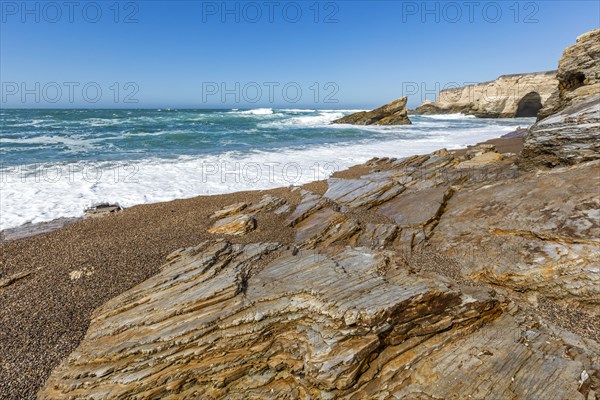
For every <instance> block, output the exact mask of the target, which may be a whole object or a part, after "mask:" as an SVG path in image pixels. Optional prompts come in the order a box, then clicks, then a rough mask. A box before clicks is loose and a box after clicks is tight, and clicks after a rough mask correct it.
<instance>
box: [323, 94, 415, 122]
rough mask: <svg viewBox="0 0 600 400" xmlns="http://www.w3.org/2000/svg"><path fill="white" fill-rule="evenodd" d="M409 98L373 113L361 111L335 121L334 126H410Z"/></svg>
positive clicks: (399, 100) (393, 102)
mask: <svg viewBox="0 0 600 400" xmlns="http://www.w3.org/2000/svg"><path fill="white" fill-rule="evenodd" d="M406 101H407V97H406V96H405V97H402V98H400V99H397V100H394V101H392V102H391V103H388V104H386V105H384V106H381V107H379V108H377V109H375V110H373V111H361V112H357V113H354V114H350V115H346V116H345V117H342V118H340V119H336V120H335V121H333V122H332V123H333V124H352V125H408V124H410V123H411V122H410V119H409V118H408V113H407V111H406V108H405V107H406Z"/></svg>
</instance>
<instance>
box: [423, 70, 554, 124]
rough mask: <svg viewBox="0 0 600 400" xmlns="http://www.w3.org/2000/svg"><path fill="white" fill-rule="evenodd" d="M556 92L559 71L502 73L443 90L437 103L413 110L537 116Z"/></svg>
mask: <svg viewBox="0 0 600 400" xmlns="http://www.w3.org/2000/svg"><path fill="white" fill-rule="evenodd" d="M555 92H558V80H557V79H556V71H548V72H534V73H528V74H513V75H502V76H500V77H499V78H498V79H496V80H494V81H490V82H483V83H478V84H474V85H467V86H464V87H459V88H451V89H445V90H441V91H440V93H439V94H438V97H437V98H436V101H435V102H431V101H426V102H424V103H423V104H422V105H421V106H419V107H417V108H416V109H415V112H414V113H415V114H417V115H423V114H453V113H462V114H468V115H474V116H477V117H482V118H512V117H535V116H536V115H537V113H538V111H539V110H540V109H541V108H542V107H543V106H544V104H546V102H547V101H548V99H549V98H550V97H551V96H552V95H553V94H554V93H555Z"/></svg>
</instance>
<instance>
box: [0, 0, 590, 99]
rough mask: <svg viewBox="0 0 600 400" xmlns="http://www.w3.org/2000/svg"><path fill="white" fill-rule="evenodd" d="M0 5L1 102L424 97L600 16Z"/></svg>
mask: <svg viewBox="0 0 600 400" xmlns="http://www.w3.org/2000/svg"><path fill="white" fill-rule="evenodd" d="M0 4H1V11H2V15H1V28H0V29H1V32H0V33H1V34H0V74H1V81H2V98H1V99H0V100H1V103H0V105H1V106H2V107H34V108H37V107H111V108H112V107H115V108H121V107H125V108H137V107H162V108H166V107H171V108H182V107H197V108H226V107H231V108H255V107H285V108H371V107H375V106H379V105H381V104H384V103H387V102H388V101H390V100H393V99H395V98H397V97H400V96H402V95H404V94H409V93H408V92H413V93H410V94H411V95H410V96H409V105H411V106H415V105H417V104H419V103H420V102H421V101H422V100H423V99H424V98H425V97H427V98H433V97H434V94H435V92H436V91H437V89H439V88H443V87H444V86H447V85H450V86H452V85H456V84H465V83H471V82H478V81H486V80H491V79H494V78H496V77H497V76H499V75H501V74H509V73H519V72H533V71H544V70H551V69H555V68H556V67H557V63H558V60H559V58H560V56H561V54H562V51H563V50H564V48H565V47H567V46H569V45H571V44H572V43H574V42H575V38H576V37H577V36H578V35H580V34H582V33H584V32H586V31H589V30H591V29H594V28H598V27H599V26H600V8H599V7H600V5H599V4H600V2H598V1H564V2H563V1H529V2H527V1H525V2H514V1H507V2H502V1H500V2H493V1H476V2H468V1H455V2H421V1H415V2H412V1H380V2H377V1H369V2H362V1H330V2H328V1H323V2H315V1H271V2H269V1H256V2H227V3H223V2H221V1H216V2H213V1H208V2H206V1H204V2H203V1H170V2H166V1H120V2H116V1H113V0H110V1H96V2H94V1H78V2H76V5H72V6H69V5H65V3H64V2H63V1H56V2H52V1H51V2H46V1H38V2H22V1H16V2H15V1H1V2H0ZM224 4H225V5H224ZM415 88H418V89H415Z"/></svg>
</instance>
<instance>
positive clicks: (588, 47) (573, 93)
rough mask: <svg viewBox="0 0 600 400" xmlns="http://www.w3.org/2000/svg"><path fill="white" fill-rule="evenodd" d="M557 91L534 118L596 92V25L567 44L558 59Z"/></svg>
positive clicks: (599, 35)
mask: <svg viewBox="0 0 600 400" xmlns="http://www.w3.org/2000/svg"><path fill="white" fill-rule="evenodd" d="M557 79H558V89H559V90H558V91H557V92H556V93H555V94H554V95H553V96H552V97H551V98H550V99H549V101H548V102H547V103H546V104H545V105H544V108H543V109H542V110H541V111H540V113H539V115H538V120H540V119H543V118H546V117H548V116H549V115H552V114H556V113H558V112H560V111H562V110H564V109H565V108H567V107H569V106H571V105H575V104H577V103H580V102H582V101H584V100H586V99H588V98H589V97H591V96H593V95H597V94H600V29H596V30H593V31H590V32H587V33H585V34H583V35H581V36H579V37H578V38H577V41H576V43H575V44H574V45H572V46H570V47H567V49H566V50H565V51H564V53H563V55H562V57H561V59H560V61H559V63H558V72H557Z"/></svg>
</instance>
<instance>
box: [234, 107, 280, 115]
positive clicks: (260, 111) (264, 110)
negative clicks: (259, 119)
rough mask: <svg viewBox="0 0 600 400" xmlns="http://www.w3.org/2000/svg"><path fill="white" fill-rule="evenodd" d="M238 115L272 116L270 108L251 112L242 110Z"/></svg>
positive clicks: (256, 109)
mask: <svg viewBox="0 0 600 400" xmlns="http://www.w3.org/2000/svg"><path fill="white" fill-rule="evenodd" d="M239 113H240V114H244V115H271V114H273V109H272V108H255V109H252V110H244V111H240V112H239Z"/></svg>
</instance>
